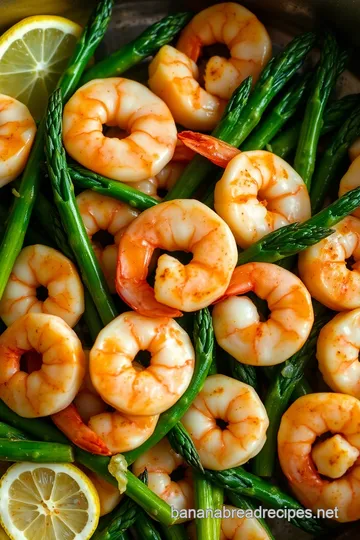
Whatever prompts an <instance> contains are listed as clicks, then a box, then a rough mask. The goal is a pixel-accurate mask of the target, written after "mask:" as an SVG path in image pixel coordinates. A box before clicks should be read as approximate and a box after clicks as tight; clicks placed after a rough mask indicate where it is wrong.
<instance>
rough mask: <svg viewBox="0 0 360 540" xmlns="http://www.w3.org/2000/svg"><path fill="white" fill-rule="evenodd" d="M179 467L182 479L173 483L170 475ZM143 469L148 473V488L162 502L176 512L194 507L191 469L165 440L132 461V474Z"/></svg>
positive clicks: (137, 473) (138, 472)
mask: <svg viewBox="0 0 360 540" xmlns="http://www.w3.org/2000/svg"><path fill="white" fill-rule="evenodd" d="M180 467H181V468H183V469H184V478H182V479H181V480H178V481H176V482H175V481H174V480H172V479H171V477H170V475H171V474H172V473H173V472H174V471H175V470H176V469H179V468H180ZM145 469H146V470H147V473H148V487H149V488H150V489H151V491H153V492H154V493H156V495H158V496H159V497H160V498H161V499H162V500H163V501H165V502H167V503H168V504H170V505H171V506H172V507H173V508H175V509H176V510H188V509H189V508H193V507H194V495H193V486H192V478H191V469H190V468H189V467H187V466H186V465H185V462H184V460H183V458H182V457H181V456H180V455H179V454H177V453H176V452H174V450H173V449H172V448H171V446H170V444H169V442H168V440H167V439H162V440H161V441H160V442H159V443H158V444H156V445H155V446H153V447H152V448H151V449H150V450H148V451H147V452H144V453H143V454H142V455H141V456H140V457H139V458H138V459H137V460H136V461H134V463H133V466H132V472H133V473H134V474H135V475H136V476H139V475H140V474H141V473H142V472H143V471H144V470H145Z"/></svg>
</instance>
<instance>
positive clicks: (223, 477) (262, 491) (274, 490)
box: [205, 467, 324, 534]
mask: <svg viewBox="0 0 360 540" xmlns="http://www.w3.org/2000/svg"><path fill="white" fill-rule="evenodd" d="M205 476H206V477H207V478H209V480H210V481H211V482H214V483H216V484H218V485H219V486H221V487H223V488H224V489H226V490H227V491H233V492H234V493H236V494H238V495H240V496H244V495H245V497H250V498H252V499H256V500H258V501H260V502H262V503H264V504H268V505H270V506H271V507H273V508H279V509H280V508H281V509H283V508H288V509H293V510H300V509H301V510H303V507H302V506H301V504H299V503H298V502H297V501H296V500H295V499H293V497H291V496H290V495H288V494H287V493H285V492H284V491H282V490H281V489H280V488H279V487H277V486H275V485H273V484H270V482H267V481H266V480H263V479H262V478H259V477H258V476H255V475H254V474H251V473H249V472H247V471H246V470H245V469H243V468H242V467H236V468H234V469H226V470H224V471H210V470H208V469H206V470H205ZM290 522H291V523H292V524H293V525H295V526H296V527H299V528H301V529H303V530H304V531H306V532H308V533H310V534H317V533H320V532H323V531H324V526H323V525H322V522H321V520H319V519H316V518H314V517H298V516H295V517H293V518H291V519H290Z"/></svg>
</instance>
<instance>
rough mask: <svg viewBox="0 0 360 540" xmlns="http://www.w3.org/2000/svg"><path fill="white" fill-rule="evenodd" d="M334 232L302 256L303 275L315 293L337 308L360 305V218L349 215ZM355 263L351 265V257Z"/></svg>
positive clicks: (302, 277) (309, 287) (327, 304)
mask: <svg viewBox="0 0 360 540" xmlns="http://www.w3.org/2000/svg"><path fill="white" fill-rule="evenodd" d="M332 228H333V229H334V231H335V232H334V233H333V234H332V235H330V236H328V237H327V238H325V239H324V240H321V242H318V243H317V244H315V245H314V246H311V247H309V248H307V249H306V250H304V251H302V252H301V253H300V255H299V274H300V277H301V279H302V280H303V282H304V283H305V285H306V287H307V288H308V289H309V291H310V294H311V296H313V297H314V298H316V300H318V301H319V302H321V303H322V304H324V305H325V306H327V307H328V308H330V309H333V310H335V311H345V310H349V309H356V308H358V307H360V269H359V262H358V261H359V259H360V220H359V219H357V218H355V217H351V216H349V217H346V218H345V219H343V220H342V221H340V223H338V224H337V225H335V226H333V227H332ZM351 257H352V258H353V259H354V261H355V262H354V263H350V264H349V265H348V264H347V260H348V259H350V258H351Z"/></svg>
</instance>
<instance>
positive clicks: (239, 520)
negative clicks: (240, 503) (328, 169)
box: [220, 504, 270, 540]
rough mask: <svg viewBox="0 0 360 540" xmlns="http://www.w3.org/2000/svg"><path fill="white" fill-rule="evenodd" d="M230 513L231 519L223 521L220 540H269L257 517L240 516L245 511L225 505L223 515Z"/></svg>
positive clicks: (226, 518) (227, 518)
mask: <svg viewBox="0 0 360 540" xmlns="http://www.w3.org/2000/svg"><path fill="white" fill-rule="evenodd" d="M226 512H228V513H229V514H230V517H225V518H223V519H222V520H221V534H220V540H269V539H270V537H269V535H268V534H267V532H266V530H265V529H264V528H263V527H262V525H261V524H260V523H259V522H258V520H257V519H256V518H255V517H241V514H240V516H238V515H237V514H239V513H240V512H241V513H242V512H244V511H243V510H239V508H235V506H230V505H228V504H225V505H224V506H223V513H224V514H226Z"/></svg>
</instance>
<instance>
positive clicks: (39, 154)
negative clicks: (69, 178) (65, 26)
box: [0, 0, 113, 299]
mask: <svg viewBox="0 0 360 540" xmlns="http://www.w3.org/2000/svg"><path fill="white" fill-rule="evenodd" d="M112 3H113V0H102V1H101V2H99V3H98V5H97V7H96V8H95V10H94V12H93V14H92V16H91V17H90V19H89V23H88V24H87V26H86V27H85V29H84V31H83V34H82V37H81V38H80V40H79V42H78V43H77V45H76V46H75V49H74V52H73V55H72V56H71V58H70V60H69V63H68V67H67V69H66V71H65V72H64V74H63V76H62V78H61V79H60V81H59V83H58V88H61V90H62V94H63V96H64V97H66V98H68V97H69V96H70V94H71V93H72V92H73V91H74V90H75V87H76V85H77V83H78V81H79V79H80V77H81V74H82V71H83V70H84V69H85V66H86V65H87V63H88V62H89V60H90V58H91V57H92V56H93V54H94V51H95V49H96V47H97V45H98V44H99V43H100V41H101V40H102V38H103V35H104V33H105V31H106V27H107V25H108V23H109V20H110V15H111V8H112ZM44 135H45V123H44V121H42V122H41V123H40V125H39V128H38V131H37V134H36V137H35V142H34V144H33V147H32V150H31V154H30V157H29V159H28V162H27V164H26V167H25V170H24V173H23V176H22V180H21V184H20V187H19V190H18V191H19V197H16V198H15V201H14V205H13V208H12V211H11V216H10V219H9V221H8V223H7V226H6V230H5V234H4V237H3V240H2V242H1V245H0V299H1V297H2V295H3V293H4V290H5V287H6V284H7V281H8V279H9V277H10V274H11V270H12V268H13V266H14V264H15V261H16V258H17V256H18V255H19V253H20V250H21V248H22V245H23V242H24V238H25V235H26V231H27V228H28V225H29V221H30V217H31V213H32V210H33V207H34V203H35V200H36V196H37V194H38V192H39V188H40V179H41V168H40V167H39V164H40V163H41V161H42V159H43V152H44Z"/></svg>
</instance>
